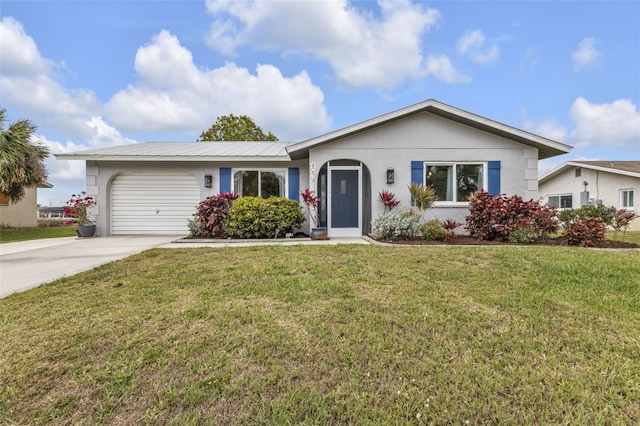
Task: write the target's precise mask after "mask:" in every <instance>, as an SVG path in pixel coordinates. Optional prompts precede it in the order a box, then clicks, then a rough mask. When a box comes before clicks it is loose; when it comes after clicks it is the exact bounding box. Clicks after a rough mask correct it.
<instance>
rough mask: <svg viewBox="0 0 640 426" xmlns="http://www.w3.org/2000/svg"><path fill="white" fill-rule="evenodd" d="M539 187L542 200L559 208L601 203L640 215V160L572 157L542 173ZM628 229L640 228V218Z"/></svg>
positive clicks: (574, 207)
mask: <svg viewBox="0 0 640 426" xmlns="http://www.w3.org/2000/svg"><path fill="white" fill-rule="evenodd" d="M539 187H540V189H539V191H540V196H541V198H542V201H543V202H545V203H547V204H550V205H552V206H554V207H557V208H560V209H571V208H573V209H576V208H580V207H581V206H584V205H588V204H602V205H605V206H607V207H609V206H614V207H616V208H618V209H622V208H624V209H627V210H633V211H635V212H636V214H638V215H640V200H638V195H640V194H639V193H640V161H569V162H567V163H564V164H563V165H561V166H560V167H558V168H556V169H554V170H552V171H550V172H549V173H547V174H545V175H544V176H542V177H541V178H540V181H539ZM629 229H632V230H640V219H636V220H634V221H632V222H631V227H630V228H629Z"/></svg>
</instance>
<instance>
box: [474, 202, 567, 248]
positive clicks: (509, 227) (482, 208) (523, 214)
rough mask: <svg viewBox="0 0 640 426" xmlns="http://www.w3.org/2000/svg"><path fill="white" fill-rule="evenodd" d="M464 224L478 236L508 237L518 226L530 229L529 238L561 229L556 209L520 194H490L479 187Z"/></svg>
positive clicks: (531, 240)
mask: <svg viewBox="0 0 640 426" xmlns="http://www.w3.org/2000/svg"><path fill="white" fill-rule="evenodd" d="M466 221H467V225H466V226H465V228H466V229H467V230H468V231H469V234H470V235H471V236H472V237H475V238H477V239H479V240H497V241H505V240H507V239H508V238H509V235H510V234H511V233H512V232H513V231H514V230H516V229H519V228H526V229H527V230H529V232H527V233H528V235H529V237H528V240H529V242H533V241H537V240H540V239H545V238H547V236H548V235H549V234H550V233H551V232H555V231H557V230H558V220H557V215H556V210H555V209H554V208H552V207H547V206H543V205H541V204H540V202H539V201H534V200H530V201H524V200H523V199H522V197H520V196H519V195H513V196H512V197H507V196H506V195H504V194H499V195H489V194H488V193H487V192H485V191H483V190H480V191H478V192H476V193H475V194H474V195H473V197H472V198H471V200H470V201H469V215H468V216H467V217H466Z"/></svg>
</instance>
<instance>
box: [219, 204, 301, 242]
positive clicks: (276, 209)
mask: <svg viewBox="0 0 640 426" xmlns="http://www.w3.org/2000/svg"><path fill="white" fill-rule="evenodd" d="M303 222H304V213H302V208H301V207H300V204H299V203H298V202H297V201H294V200H289V199H288V198H281V197H270V198H262V197H243V198H239V199H238V200H236V201H234V202H233V205H232V206H231V210H230V211H229V215H228V216H227V218H226V219H225V223H224V228H225V231H226V233H227V235H228V236H230V237H233V238H275V237H277V236H278V235H283V234H284V233H287V232H293V231H294V229H295V228H299V227H300V226H301V225H302V223H303Z"/></svg>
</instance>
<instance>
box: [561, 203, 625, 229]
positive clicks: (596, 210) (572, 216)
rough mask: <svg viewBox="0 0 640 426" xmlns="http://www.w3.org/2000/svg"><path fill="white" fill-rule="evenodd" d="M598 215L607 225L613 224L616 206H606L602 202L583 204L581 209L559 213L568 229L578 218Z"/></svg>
mask: <svg viewBox="0 0 640 426" xmlns="http://www.w3.org/2000/svg"><path fill="white" fill-rule="evenodd" d="M588 217H597V218H598V219H600V220H601V221H602V223H604V224H605V225H607V226H611V225H613V222H614V217H615V208H613V209H612V208H611V207H605V206H603V205H601V204H597V205H588V206H582V207H580V208H579V209H569V210H562V211H561V212H560V213H558V218H559V219H560V222H561V223H562V227H563V228H565V229H567V228H568V227H569V225H570V224H571V223H573V222H575V221H576V220H578V219H585V218H588Z"/></svg>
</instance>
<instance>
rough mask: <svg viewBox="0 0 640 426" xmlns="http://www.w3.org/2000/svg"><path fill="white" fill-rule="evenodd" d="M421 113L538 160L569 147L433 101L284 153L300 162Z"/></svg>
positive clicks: (329, 134) (309, 140) (297, 146)
mask: <svg viewBox="0 0 640 426" xmlns="http://www.w3.org/2000/svg"><path fill="white" fill-rule="evenodd" d="M424 111H426V112H430V113H433V114H436V115H439V116H441V117H444V118H447V119H449V120H453V121H456V122H458V123H462V124H465V125H467V126H471V127H474V128H477V129H480V130H484V131H486V132H489V133H493V134H496V135H499V136H502V137H505V138H508V139H511V140H514V141H516V142H520V143H522V144H525V145H529V146H531V147H534V148H537V149H538V158H539V159H544V158H549V157H553V156H555V155H561V154H566V153H567V152H569V151H570V150H571V147H570V146H568V145H565V144H562V143H560V142H556V141H552V140H551V139H547V138H543V137H542V136H538V135H534V134H533V133H529V132H526V131H524V130H520V129H517V128H515V127H511V126H508V125H506V124H503V123H499V122H497V121H494V120H490V119H488V118H485V117H481V116H479V115H476V114H473V113H470V112H467V111H464V110H461V109H459V108H455V107H452V106H450V105H447V104H444V103H442V102H439V101H436V100H434V99H429V100H427V101H424V102H421V103H418V104H415V105H411V106H408V107H406V108H402V109H399V110H397V111H393V112H389V113H387V114H383V115H380V116H378V117H374V118H371V119H369V120H365V121H362V122H360V123H356V124H353V125H351V126H348V127H344V128H342V129H339V130H335V131H333V132H330V133H327V134H324V135H322V136H317V137H315V138H311V139H307V140H306V141H302V142H299V143H294V144H292V145H290V146H289V147H287V152H288V153H289V155H290V156H291V158H292V159H297V158H304V157H306V156H308V152H309V149H311V148H313V147H316V146H320V145H324V144H327V143H331V142H333V141H335V140H337V139H340V138H342V137H345V136H348V135H351V134H354V133H358V132H362V131H364V130H367V129H370V128H372V127H376V126H381V125H384V124H386V123H389V122H391V121H394V120H398V119H400V118H403V117H407V116H409V115H412V114H416V113H419V112H424Z"/></svg>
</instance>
